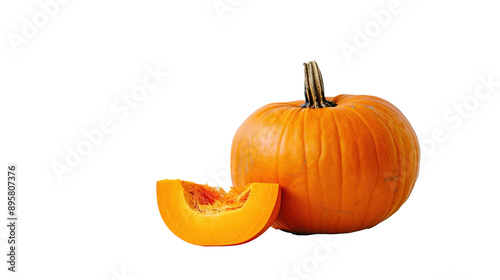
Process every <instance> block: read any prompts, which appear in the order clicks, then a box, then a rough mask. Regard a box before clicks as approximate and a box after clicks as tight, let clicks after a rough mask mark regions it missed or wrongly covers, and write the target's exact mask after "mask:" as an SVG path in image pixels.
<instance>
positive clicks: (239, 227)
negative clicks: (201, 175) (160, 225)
mask: <svg viewBox="0 0 500 280" xmlns="http://www.w3.org/2000/svg"><path fill="white" fill-rule="evenodd" d="M156 193H157V199H158V208H159V210H160V214H161V217H162V218H163V221H164V222H165V224H166V225H167V226H168V228H169V229H170V230H171V231H172V232H173V233H174V234H175V235H177V236H178V237H179V238H181V239H183V240H184V241H187V242H189V243H192V244H195V245H204V246H224V245H236V244H242V243H245V242H248V241H251V240H253V239H255V238H256V237H258V236H259V235H261V234H262V233H263V232H264V231H266V230H267V229H268V228H269V227H270V226H271V224H272V223H273V221H274V219H276V216H277V215H278V212H279V208H280V203H281V190H280V187H279V185H277V184H261V183H252V184H249V185H248V186H245V187H244V188H232V189H231V190H230V191H229V192H227V193H226V192H225V191H224V190H223V189H221V188H213V187H209V186H207V185H199V184H195V183H192V182H188V181H181V180H161V181H158V182H157V187H156Z"/></svg>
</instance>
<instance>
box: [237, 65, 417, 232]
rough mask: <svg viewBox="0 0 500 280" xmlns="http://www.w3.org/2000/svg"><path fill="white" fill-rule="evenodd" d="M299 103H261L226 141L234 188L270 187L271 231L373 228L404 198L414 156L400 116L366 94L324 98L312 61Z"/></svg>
mask: <svg viewBox="0 0 500 280" xmlns="http://www.w3.org/2000/svg"><path fill="white" fill-rule="evenodd" d="M304 66H305V67H304V68H305V71H304V72H305V90H304V91H305V101H304V100H301V101H292V102H281V103H273V104H268V105H265V106H263V107H261V108H260V109H258V110H257V111H255V112H254V113H253V114H252V115H250V116H249V117H248V118H247V119H246V120H245V121H244V122H243V124H242V125H241V126H240V127H239V129H238V130H237V132H236V134H235V135H234V139H233V143H232V148H231V175H232V176H231V177H232V182H233V185H234V186H245V185H247V184H249V183H251V182H263V183H276V184H279V185H280V186H281V188H282V200H281V208H280V209H281V210H280V212H279V214H278V217H277V218H276V220H275V221H274V224H273V227H274V228H277V229H282V230H285V231H289V232H292V233H297V234H313V233H344V232H352V231H357V230H361V229H366V228H370V227H373V226H375V225H376V224H378V223H380V222H381V221H383V220H385V219H387V218H388V217H390V216H391V215H392V214H394V213H395V212H396V211H397V210H398V209H399V208H400V207H401V205H403V203H404V202H405V201H406V200H407V199H408V196H409V195H410V193H411V191H412V189H413V186H414V184H415V181H416V179H417V176H418V170H419V159H420V149H419V144H418V140H417V136H416V134H415V132H414V130H413V128H412V127H411V125H410V123H409V122H408V120H407V119H406V117H405V116H404V115H403V113H401V111H399V110H398V109H397V108H396V107H395V106H394V105H392V104H391V103H389V102H388V101H386V100H384V99H382V98H378V97H375V96H369V95H346V94H342V95H337V96H335V97H325V95H324V86H323V79H322V75H321V72H320V70H319V68H318V65H317V64H316V62H314V61H312V62H309V63H304Z"/></svg>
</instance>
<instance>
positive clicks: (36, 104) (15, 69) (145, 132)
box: [0, 0, 500, 280]
mask: <svg viewBox="0 0 500 280" xmlns="http://www.w3.org/2000/svg"><path fill="white" fill-rule="evenodd" d="M47 2H48V0H41V1H40V2H38V1H2V2H1V4H0V34H1V35H2V36H1V38H2V39H1V40H0V94H1V100H0V130H1V138H0V143H1V144H0V169H2V170H3V171H2V173H4V174H5V175H2V176H1V178H2V179H1V180H2V181H3V182H4V183H2V185H3V186H5V185H6V181H7V178H6V173H7V165H8V164H10V163H17V164H18V168H19V171H18V175H19V197H18V198H19V203H20V205H19V212H18V215H19V219H20V220H19V223H20V226H19V233H18V237H19V250H18V260H19V262H18V271H19V272H18V273H17V274H14V273H10V272H7V270H6V263H4V262H3V261H2V263H3V264H2V265H0V268H1V270H0V271H1V272H0V278H1V279H108V280H109V279H115V280H121V279H137V280H140V279H144V280H145V279H148V280H153V279H195V278H198V279H384V280H389V279H442V280H447V279H448V280H457V279H460V280H462V279H500V271H499V270H498V264H499V263H500V255H499V253H498V252H499V251H500V241H499V238H498V237H499V236H500V226H499V224H500V218H499V214H500V204H499V203H498V197H499V195H500V183H499V180H498V177H497V175H498V174H499V167H500V164H499V162H498V158H499V157H500V148H499V143H500V133H499V124H498V123H499V120H500V110H498V107H499V106H500V86H499V85H498V82H496V83H497V84H496V85H495V86H494V87H491V88H490V89H491V92H488V91H487V90H486V89H485V88H484V87H483V86H482V83H481V82H480V79H481V77H483V78H484V79H488V77H489V76H490V79H492V80H493V81H500V51H499V50H500V34H499V27H500V17H499V14H498V12H499V10H500V4H498V2H497V1H429V0H427V1H425V0H422V1H416V0H414V1H410V0H401V1H399V2H395V4H389V3H390V1H388V0H382V1H381V0H377V1H367V0H366V1H336V2H340V3H332V2H333V1H290V0H287V1H284V0H282V1H245V0H242V1H236V0H232V1H229V2H227V1H226V0H221V2H217V1H215V2H214V1H213V0H205V1H148V0H143V1H68V3H65V4H58V9H55V8H54V7H52V15H51V16H49V17H48V20H47V21H46V22H44V21H43V20H44V16H43V13H45V14H46V13H47V12H44V9H43V8H42V6H43V5H42V6H41V5H40V4H39V3H47ZM214 3H216V4H219V5H221V6H223V5H224V4H226V5H230V7H231V9H230V10H228V11H226V12H224V13H220V12H219V13H218V12H217V10H216V9H215V8H214ZM221 3H222V4H221ZM398 3H399V4H398ZM231 5H232V6H231ZM388 5H396V6H397V9H396V10H397V11H396V12H395V13H392V14H391V18H390V19H387V18H385V20H386V21H385V22H383V24H384V25H385V26H382V25H381V24H380V23H377V22H376V21H375V17H374V13H375V14H380V13H382V14H384V12H380V11H382V10H383V11H388ZM389 10H391V11H392V9H389ZM392 12H394V11H392ZM41 13H42V14H41ZM33 17H37V18H38V17H39V18H38V19H33ZM24 18H26V19H27V21H28V22H31V23H33V22H35V23H36V24H37V25H38V27H37V26H35V27H36V29H37V30H36V31H33V30H31V31H32V32H31V33H27V34H28V35H29V36H24V35H23V33H22V32H23V29H26V28H27V27H26V25H27V24H29V23H27V21H25V20H24ZM40 21H41V22H40ZM366 28H368V29H369V31H368V32H369V33H370V35H369V37H368V39H369V41H366V40H365V42H364V43H363V42H362V40H361V37H363V35H360V33H359V32H363V33H366V31H365V30H366ZM370 28H371V29H370ZM357 30H362V31H357ZM25 35H26V34H25ZM16 36H17V37H16ZM360 36H361V37H360ZM367 36H368V35H367ZM19 37H22V38H24V40H21V43H19V42H20V41H19V40H20V39H19ZM13 38H17V41H16V40H14V42H18V43H17V44H16V43H13V41H12V40H13ZM365 39H366V38H365ZM356 40H358V41H356ZM347 44H348V45H351V46H352V47H355V48H357V52H356V53H354V54H352V55H347V56H346V55H345V54H344V52H343V51H342V46H344V47H345V46H346V45H347ZM310 60H316V61H317V62H318V64H319V66H320V67H321V69H322V72H323V78H324V82H325V89H326V93H327V95H328V96H334V95H337V94H341V93H348V94H370V95H376V96H379V97H382V98H384V99H386V100H389V101H390V102H392V103H393V104H395V105H396V106H397V107H398V108H399V109H400V110H401V111H403V112H404V114H405V115H406V116H407V118H408V119H409V120H410V122H411V123H412V125H413V127H414V129H415V131H416V133H417V135H418V137H419V139H420V143H421V146H422V153H423V157H424V158H425V161H424V162H422V164H421V170H420V176H419V179H418V181H417V183H416V186H415V188H414V191H413V193H412V195H411V197H410V199H409V200H408V201H407V203H406V204H405V205H404V206H403V207H402V208H401V209H400V210H399V212H398V213H396V214H395V215H394V216H392V217H391V218H390V219H389V220H387V221H385V222H383V223H382V224H380V225H378V226H376V227H374V228H372V229H369V230H365V231H361V232H356V233H351V234H342V235H331V236H325V235H323V236H315V235H312V236H295V235H291V234H287V233H284V232H281V231H277V230H274V229H270V230H268V231H267V232H266V233H265V234H263V235H262V236H261V237H260V238H258V239H256V240H255V241H252V242H250V243H248V244H244V245H241V246H232V247H219V248H206V247H198V246H194V245H191V244H188V243H186V242H184V241H182V240H180V239H179V238H177V237H176V236H174V235H173V234H172V233H171V232H170V231H169V230H168V228H167V227H166V226H165V224H164V223H163V222H162V220H161V217H160V214H159V212H158V209H157V205H156V194H155V188H156V185H155V183H156V181H157V180H160V179H166V178H182V179H185V180H191V181H195V182H198V183H210V184H219V185H221V186H223V187H226V188H227V187H229V186H230V182H229V180H228V173H227V172H228V171H227V168H228V166H229V155H230V144H231V141H232V136H233V134H234V132H235V131H236V129H237V128H238V126H239V124H241V122H243V120H244V119H245V118H246V117H247V116H248V115H249V114H250V113H251V112H253V111H254V110H256V109H257V108H259V107H260V106H262V105H265V104H267V103H270V102H277V101H291V100H297V99H302V98H303V96H302V94H303V68H302V67H303V66H302V63H303V62H307V61H310ZM148 67H150V68H152V69H154V68H155V67H159V68H160V69H161V71H165V72H166V71H168V72H169V74H170V75H169V76H168V77H167V78H163V79H162V80H161V83H159V84H158V87H157V88H156V89H154V90H150V91H148V92H147V96H145V98H144V100H142V101H139V102H135V103H134V106H136V108H134V109H131V110H130V114H129V115H127V116H124V115H123V114H124V113H122V114H120V113H117V112H116V110H113V109H112V104H115V103H116V102H118V103H117V104H119V105H120V106H123V103H120V102H121V101H120V100H121V98H122V97H121V96H122V95H123V96H130V95H131V92H132V91H133V90H134V88H135V87H136V86H140V85H141V83H142V81H143V79H144V78H146V77H147V76H148V72H147V70H146V69H147V68H148ZM477 88H479V91H478V92H479V93H481V94H483V95H481V98H482V100H480V99H478V98H477V97H475V95H474V93H475V91H476V89H477ZM488 93H489V96H487V94H488ZM464 103H465V105H466V106H465V107H463V104H464ZM115 105H116V104H115ZM462 107H463V108H465V109H463V110H464V112H463V113H462V114H463V115H460V114H459V113H458V111H457V110H460V108H462ZM443 115H446V116H448V117H450V118H451V119H445V118H444V117H443ZM104 119H109V120H110V121H112V123H113V128H114V129H113V131H112V132H110V133H106V134H105V135H104V137H103V139H102V143H99V144H98V145H95V146H93V148H92V151H90V152H89V154H88V155H87V156H85V157H83V159H82V160H81V162H80V163H78V164H75V167H72V168H71V172H67V173H64V174H63V176H62V180H59V179H58V177H57V175H56V173H55V172H54V169H53V164H55V162H58V163H61V164H65V161H66V159H65V158H66V156H67V154H68V152H67V148H68V147H69V148H70V149H76V147H77V145H78V144H79V143H81V142H82V141H85V136H84V135H83V131H84V130H87V131H91V130H94V129H97V128H98V127H99V123H100V122H101V121H102V120H104ZM433 134H435V135H434V136H435V137H434V139H433V138H432V137H433ZM436 135H437V136H438V137H436ZM2 189H3V191H2V195H1V196H0V199H1V201H0V206H1V209H2V213H5V216H6V214H7V213H6V211H4V209H6V194H5V192H6V191H5V187H2ZM3 216H4V214H2V217H3ZM2 221H5V220H4V218H2ZM4 223H5V222H2V223H1V225H2V226H1V227H0V241H1V243H0V244H1V245H0V250H1V254H2V256H3V257H0V259H2V260H4V259H6V256H5V254H6V250H7V246H6V237H7V228H6V227H5V226H4ZM325 240H326V241H332V240H333V241H332V242H333V243H334V246H332V247H331V248H330V249H329V250H330V251H327V250H326V249H325V248H323V247H321V245H320V244H321V242H325ZM332 248H333V249H332ZM321 250H322V251H321ZM315 252H321V254H322V255H321V256H322V257H321V259H318V258H317V257H318V256H317V254H316V253H315ZM297 270H300V271H302V272H301V274H297V273H294V272H293V271H297Z"/></svg>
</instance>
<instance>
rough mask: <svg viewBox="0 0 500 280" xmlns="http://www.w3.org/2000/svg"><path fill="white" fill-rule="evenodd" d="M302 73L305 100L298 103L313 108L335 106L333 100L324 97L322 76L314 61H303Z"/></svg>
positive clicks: (303, 106)
mask: <svg viewBox="0 0 500 280" xmlns="http://www.w3.org/2000/svg"><path fill="white" fill-rule="evenodd" d="M304 75H305V80H304V95H305V97H306V102H305V103H304V104H302V105H300V107H302V108H312V109H314V108H325V107H335V106H337V104H335V102H331V101H328V100H326V98H325V87H324V86H323V77H322V76H321V71H320V70H319V68H318V64H317V63H316V61H311V62H309V63H304Z"/></svg>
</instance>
